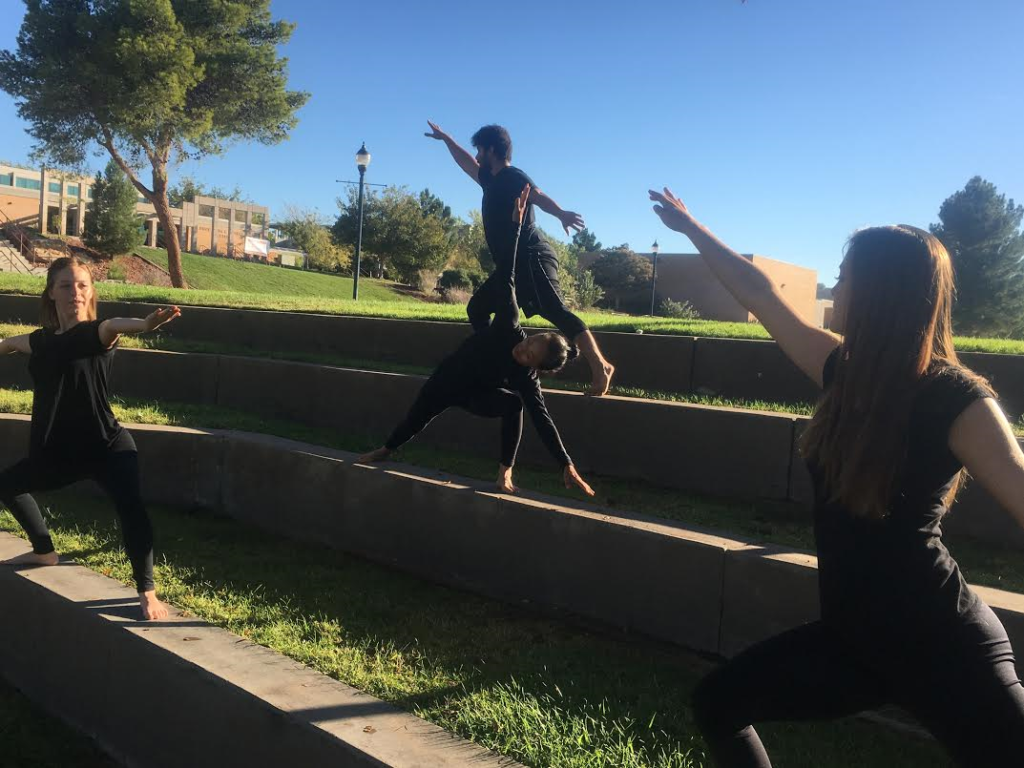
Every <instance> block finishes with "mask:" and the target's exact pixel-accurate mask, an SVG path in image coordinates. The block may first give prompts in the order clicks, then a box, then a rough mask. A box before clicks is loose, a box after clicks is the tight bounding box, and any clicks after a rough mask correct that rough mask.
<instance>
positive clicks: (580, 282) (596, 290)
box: [576, 269, 604, 309]
mask: <svg viewBox="0 0 1024 768" xmlns="http://www.w3.org/2000/svg"><path fill="white" fill-rule="evenodd" d="M603 298H604V289H603V288H602V287H601V286H600V285H598V284H597V282H596V281H595V280H594V273H593V272H591V271H590V270H589V269H581V270H579V271H578V272H577V273H576V307H577V308H579V309H590V308H591V307H595V306H597V302H599V301H600V300H601V299H603Z"/></svg>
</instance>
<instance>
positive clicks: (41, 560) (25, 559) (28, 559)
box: [0, 552, 60, 568]
mask: <svg viewBox="0 0 1024 768" xmlns="http://www.w3.org/2000/svg"><path fill="white" fill-rule="evenodd" d="M59 562H60V557H59V556H58V555H57V553H56V552H47V553H46V554H45V555H37V554H36V553H35V552H26V553H25V554H23V555H18V556H17V557H12V558H11V559H10V560H4V561H2V562H0V565H9V566H12V567H15V568H18V567H26V566H42V565H56V564H57V563H59Z"/></svg>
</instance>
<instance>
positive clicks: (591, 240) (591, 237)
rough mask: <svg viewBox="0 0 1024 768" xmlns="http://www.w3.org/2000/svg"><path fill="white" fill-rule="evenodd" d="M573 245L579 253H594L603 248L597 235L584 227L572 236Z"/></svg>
mask: <svg viewBox="0 0 1024 768" xmlns="http://www.w3.org/2000/svg"><path fill="white" fill-rule="evenodd" d="M572 247H573V248H574V249H575V250H576V252H577V253H594V252H595V251H600V250H601V243H600V242H599V241H598V239H597V236H596V235H595V234H594V233H593V232H591V231H590V230H589V229H587V228H586V227H584V228H583V229H581V230H580V231H579V232H577V233H576V234H574V235H573V236H572Z"/></svg>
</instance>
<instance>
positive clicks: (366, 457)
mask: <svg viewBox="0 0 1024 768" xmlns="http://www.w3.org/2000/svg"><path fill="white" fill-rule="evenodd" d="M390 455H391V451H390V450H388V449H387V448H378V449H377V450H375V451H370V452H369V453H364V454H363V455H362V456H360V457H359V458H358V459H356V462H358V463H359V464H374V463H376V462H378V461H385V460H386V459H387V458H388V456H390Z"/></svg>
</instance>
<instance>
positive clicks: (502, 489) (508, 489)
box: [495, 464, 519, 493]
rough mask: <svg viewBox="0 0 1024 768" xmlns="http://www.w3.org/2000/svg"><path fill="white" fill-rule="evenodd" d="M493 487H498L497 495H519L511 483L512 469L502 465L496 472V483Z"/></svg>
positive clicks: (514, 485)
mask: <svg viewBox="0 0 1024 768" xmlns="http://www.w3.org/2000/svg"><path fill="white" fill-rule="evenodd" d="M495 485H497V487H498V493H519V489H518V488H516V484H515V483H514V482H512V467H506V466H505V465H504V464H502V465H501V466H500V469H499V470H498V481H497V482H496V483H495Z"/></svg>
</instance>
